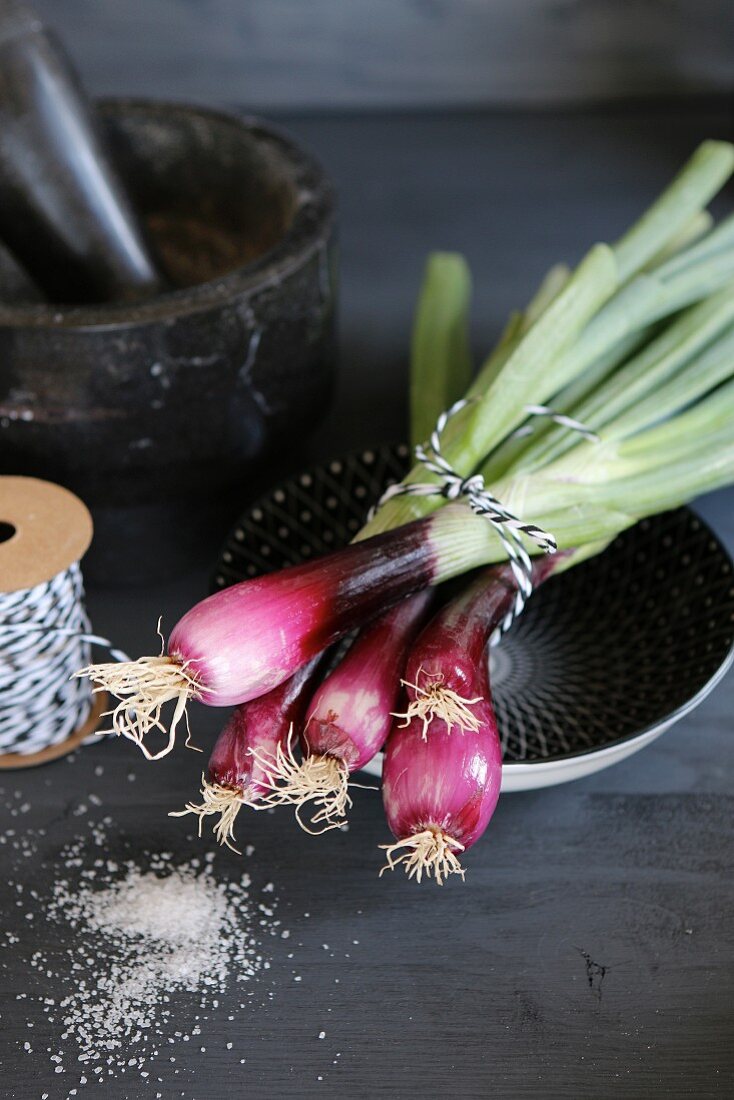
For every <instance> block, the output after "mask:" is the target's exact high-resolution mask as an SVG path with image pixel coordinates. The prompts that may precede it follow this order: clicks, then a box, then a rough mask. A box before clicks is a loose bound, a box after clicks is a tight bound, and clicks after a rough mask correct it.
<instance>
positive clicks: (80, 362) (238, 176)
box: [0, 100, 336, 583]
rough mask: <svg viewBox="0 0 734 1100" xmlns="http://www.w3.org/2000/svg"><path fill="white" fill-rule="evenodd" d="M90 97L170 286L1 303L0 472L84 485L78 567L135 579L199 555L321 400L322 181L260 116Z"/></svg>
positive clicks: (325, 229) (325, 296) (329, 291)
mask: <svg viewBox="0 0 734 1100" xmlns="http://www.w3.org/2000/svg"><path fill="white" fill-rule="evenodd" d="M100 113H101V117H102V121H103V124H104V126H105V128H106V130H107V133H108V136H109V140H110V146H111V150H112V152H113V155H114V157H115V160H116V163H117V165H118V167H119V170H120V172H121V174H122V176H123V178H124V179H125V180H126V182H127V185H128V187H129V189H130V192H131V195H132V198H133V201H134V203H135V205H136V207H137V209H138V210H139V212H140V213H141V215H142V217H143V218H144V220H145V224H146V226H147V229H148V232H149V235H150V239H151V243H152V246H153V247H154V248H155V250H156V252H157V254H158V256H159V257H160V259H161V262H162V266H163V267H164V268H165V270H166V274H167V275H168V277H169V279H170V282H171V284H172V286H173V287H175V289H172V290H171V291H170V292H167V293H165V294H162V295H160V296H158V297H156V298H154V299H151V300H148V301H145V302H143V303H140V304H135V305H129V304H110V305H103V306H96V305H95V306H86V305H85V306H75V305H63V306H50V305H38V304H31V303H29V304H17V303H15V304H0V471H2V472H4V473H5V472H7V473H15V474H28V475H34V476H37V477H44V478H48V479H50V480H53V481H56V482H60V483H61V484H63V485H65V486H67V487H68V488H70V489H72V490H73V491H75V492H76V493H78V494H79V496H81V497H82V499H83V500H84V501H85V502H86V504H87V505H88V506H89V508H90V509H91V511H92V514H93V517H94V520H95V540H94V544H93V547H92V550H91V551H90V554H89V555H88V557H87V558H86V559H85V572H86V574H87V575H88V576H91V577H92V578H93V579H95V580H97V581H102V582H115V583H117V582H122V583H130V582H139V581H148V580H155V579H156V578H162V577H166V576H168V575H170V573H171V572H181V571H182V570H183V569H184V568H187V567H188V566H189V565H191V564H193V563H194V562H195V561H197V560H200V559H201V556H202V552H203V550H204V549H205V548H208V547H210V546H214V545H216V544H217V541H218V540H219V537H220V534H221V533H222V531H223V530H224V529H226V527H227V525H228V521H229V520H231V514H232V511H231V510H232V507H233V506H234V507H237V508H239V507H241V504H242V499H243V497H246V496H247V495H248V487H249V485H250V484H251V483H252V481H253V479H256V478H257V469H258V462H260V461H261V460H262V459H263V457H264V456H266V455H268V454H272V453H273V450H274V448H276V446H277V447H278V449H279V451H282V450H284V451H285V452H286V453H288V451H289V450H290V451H291V452H292V454H293V457H294V458H295V457H296V456H297V450H294V449H293V445H292V441H295V440H297V439H299V438H302V437H303V435H304V433H305V431H306V430H307V429H310V428H312V427H313V426H314V425H315V424H316V423H317V422H318V420H319V419H320V417H321V416H322V414H323V413H324V412H325V410H326V408H327V405H328V401H329V398H330V394H331V383H332V376H333V369H334V361H335V339H334V336H335V333H334V329H335V295H336V278H335V273H336V268H335V248H336V245H335V221H334V219H335V215H334V196H333V192H332V189H331V186H330V184H329V182H328V180H327V179H326V178H325V176H324V173H323V171H322V169H321V168H320V166H319V165H318V164H317V163H316V162H315V161H314V160H313V159H312V158H311V157H310V156H309V155H307V154H306V153H304V152H303V150H301V149H299V148H298V147H297V146H296V145H295V144H294V143H293V142H292V141H291V140H290V139H289V138H287V137H285V136H284V135H283V134H281V133H279V132H277V131H276V130H273V129H272V128H271V127H270V126H268V125H266V124H265V123H263V122H262V121H260V120H257V119H242V118H237V117H234V116H230V115H227V114H223V113H221V112H218V111H211V110H202V109H199V108H193V107H189V106H184V105H174V104H162V103H155V102H147V101H133V102H128V101H120V100H114V101H105V102H103V103H102V104H101V105H100ZM289 441H291V442H289ZM234 501H236V505H233V502H234Z"/></svg>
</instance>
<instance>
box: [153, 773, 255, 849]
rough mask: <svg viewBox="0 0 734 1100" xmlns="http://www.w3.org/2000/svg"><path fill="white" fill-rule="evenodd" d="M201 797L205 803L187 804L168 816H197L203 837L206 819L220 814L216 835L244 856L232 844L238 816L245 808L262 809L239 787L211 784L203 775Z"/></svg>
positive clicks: (219, 839)
mask: <svg viewBox="0 0 734 1100" xmlns="http://www.w3.org/2000/svg"><path fill="white" fill-rule="evenodd" d="M201 795H202V798H203V802H199V803H197V802H187V803H186V807H185V809H183V810H173V811H172V812H171V813H169V815H168V816H169V817H185V816H186V814H196V815H197V817H198V818H199V836H201V830H202V826H203V824H204V818H205V817H208V816H209V814H219V821H217V822H215V824H214V825H213V826H212V828H213V830H214V835H215V836H216V838H217V840H218V841H219V843H220V844H226V846H227V847H228V848H230V849H231V851H233V852H236V853H237V855H238V856H239V855H242V853H241V852H240V851H239V849H238V848H235V846H234V844H233V843H232V841H233V840H234V823H235V821H236V820H237V814H238V813H239V812H240V810H241V808H242V807H243V806H249V807H250V808H251V809H253V810H256V809H260V808H261V807H259V806H257V805H255V804H254V803H253V802H252V801H250V800H249V799H248V798H247V797H246V796H245V793H244V791H243V790H241V789H240V788H239V787H225V786H224V785H223V784H221V783H210V782H209V780H208V779H207V778H206V776H205V775H203V774H202V777H201Z"/></svg>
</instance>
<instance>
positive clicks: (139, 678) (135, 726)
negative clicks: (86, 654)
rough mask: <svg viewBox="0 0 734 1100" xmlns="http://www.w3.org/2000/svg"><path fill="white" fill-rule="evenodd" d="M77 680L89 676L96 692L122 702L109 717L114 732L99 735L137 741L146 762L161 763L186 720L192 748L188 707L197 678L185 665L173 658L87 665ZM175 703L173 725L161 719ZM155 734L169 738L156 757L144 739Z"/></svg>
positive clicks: (193, 693)
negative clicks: (163, 713)
mask: <svg viewBox="0 0 734 1100" xmlns="http://www.w3.org/2000/svg"><path fill="white" fill-rule="evenodd" d="M75 676H86V677H88V678H89V679H90V680H92V681H93V682H94V684H96V687H94V688H93V691H95V692H97V691H108V692H109V693H110V694H111V695H114V696H116V697H117V698H118V699H120V702H119V703H118V704H117V706H116V707H115V708H114V709H113V710H110V711H106V712H105V713H106V715H109V716H111V718H112V729H111V730H100V733H115V734H117V735H118V736H119V735H122V736H123V737H127V738H129V740H130V741H134V742H135V744H136V745H137V746H138V748H139V749H140V750H141V751H142V753H143V755H144V756H145V757H146V759H147V760H160V758H161V757H162V756H166V755H167V754H168V753H169V752H170V751H171V749H172V748H173V746H174V743H175V740H176V728H177V726H178V724H179V722H180V721H181V719H182V718H183V719H184V720H185V721H186V730H187V737H186V744H187V746H189V747H194V746H191V745H190V742H189V737H190V731H189V729H188V715H187V713H186V705H187V703H188V702H189V700H190V699H193V698H195V697H196V695H197V694H198V683H197V679H196V676H195V674H194V673H193V672H191V671H190V670H189V668H188V667H187V666H186V664H182V663H181V662H179V661H176V660H175V659H174V658H172V657H167V656H164V655H161V656H160V657H140V658H138V660H137V661H118V662H108V663H106V664H100V665H88V666H87V667H86V668H82V669H80V670H79V672H76V673H75ZM172 700H173V701H175V704H176V705H175V707H174V711H173V717H172V718H171V722H170V725H169V726H168V728H166V724H165V723H164V722H163V720H162V717H161V711H162V708H163V706H164V705H165V704H166V703H169V702H171V701H172ZM152 730H159V731H160V732H161V733H164V734H167V736H168V742H167V744H166V745H165V746H164V747H163V748H162V749H161V750H160V751H159V752H156V753H151V752H150V751H149V749H148V748H147V746H146V745H145V738H146V736H147V735H148V734H149V733H150V732H151V731H152Z"/></svg>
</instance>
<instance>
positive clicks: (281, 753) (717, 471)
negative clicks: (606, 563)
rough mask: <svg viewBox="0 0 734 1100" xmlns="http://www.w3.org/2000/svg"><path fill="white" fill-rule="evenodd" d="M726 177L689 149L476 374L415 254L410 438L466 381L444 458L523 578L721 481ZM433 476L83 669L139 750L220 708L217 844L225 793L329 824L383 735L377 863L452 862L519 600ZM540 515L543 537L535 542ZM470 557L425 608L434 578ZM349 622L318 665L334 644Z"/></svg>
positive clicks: (338, 817) (212, 778) (727, 468)
mask: <svg viewBox="0 0 734 1100" xmlns="http://www.w3.org/2000/svg"><path fill="white" fill-rule="evenodd" d="M733 170H734V147H732V146H731V145H729V144H726V143H722V142H706V143H704V144H703V145H702V146H701V147H700V148H699V149H698V150H697V151H696V152H695V153H694V155H693V157H692V158H691V160H690V161H689V162H688V164H686V165H685V166H684V168H683V170H682V171H681V172H680V174H679V175H678V176H677V177H676V179H675V180H674V181H673V182H672V183H671V184H670V186H669V187H668V188H667V189H666V190H665V191H664V192H663V194H662V195H661V196H660V198H659V199H658V200H657V201H656V202H655V203H654V204H653V205H652V206H651V207H650V208H649V210H648V211H647V212H646V213H645V214H644V215H643V217H642V218H640V220H639V221H638V222H636V223H635V224H634V225H633V226H632V228H631V229H630V230H628V232H627V233H625V235H624V236H623V237H622V238H621V239H620V240H619V241H617V242H616V243H615V244H614V245H605V244H597V245H595V246H594V247H593V248H592V249H591V250H590V252H589V253H588V254H587V255H586V256H585V257H584V258H583V259H582V260H581V262H580V263H579V265H578V266H577V267H576V269H575V270H573V271H571V270H569V269H567V268H565V267H557V268H554V269H553V270H552V271H551V272H550V273H549V275H548V276H547V277H546V279H545V280H544V281H543V283H542V285H541V287H540V289H539V291H538V292H537V294H536V296H535V297H534V298H533V300H532V301H531V303H530V304H529V306H528V307H527V308H526V309H525V310H524V311H523V312H521V313H518V314H516V315H513V316H512V317H511V318H510V320H509V322H508V324H507V327H506V329H505V332H504V333H503V335H502V337H501V339H500V341H499V343H498V345H497V347H496V348H495V349H494V350H493V352H492V353H491V354H490V355H489V357H488V358H487V360H486V361H485V362H484V363H483V364H482V366H481V367H480V369H479V370H478V371H477V372H476V374H475V375H474V377H473V380H472V364H471V358H470V355H469V351H468V347H469V342H468V338H467V323H468V321H467V319H468V311H469V299H470V280H469V276H468V272H467V269H466V265H465V264H464V262H463V260H462V259H461V258H460V257H458V256H455V255H449V254H446V255H444V254H439V255H436V256H434V257H432V259H431V260H430V261H429V265H428V269H427V273H426V279H425V282H424V286H423V290H422V293H421V298H420V301H419V306H418V311H417V315H416V321H415V328H414V338H413V348H412V377H411V420H412V424H411V427H412V436H413V440H414V442H416V443H420V442H423V441H424V440H425V439H426V437H427V436H428V435H429V433H430V432H431V430H432V428H433V425H434V424H435V422H436V418H437V417H438V416H439V414H440V413H441V412H442V411H443V410H444V409H446V408H447V407H448V406H450V405H451V404H452V403H453V402H454V401H455V400H456V399H457V398H458V397H460V396H461V395H462V393H464V394H465V396H466V398H467V400H466V403H465V404H464V405H463V407H461V408H460V409H459V411H457V412H456V413H455V415H453V416H451V417H450V418H449V420H448V421H447V422H446V424H445V427H444V429H443V431H442V433H441V437H440V450H441V454H442V456H443V458H444V459H445V461H446V463H447V464H448V467H449V468H450V469H451V470H452V471H454V472H455V474H456V475H458V477H459V478H460V479H466V478H469V477H472V476H474V485H475V487H476V486H477V485H479V487H480V488H481V485H482V484H483V485H484V486H485V487H486V488H487V489H490V490H491V493H492V494H493V497H494V498H495V499H496V500H498V501H499V502H501V505H502V508H503V509H504V514H505V515H508V516H509V517H510V519H511V521H512V522H513V523H514V529H515V531H516V532H517V531H519V532H521V533H520V535H519V536H517V535H516V537H519V539H520V542H521V545H524V547H525V549H526V551H527V552H528V553H529V554H532V555H533V562H532V568H531V570H530V573H529V576H528V578H527V579H528V581H530V582H531V583H532V584H536V585H537V584H539V583H541V582H543V581H545V580H546V579H547V578H548V577H549V576H551V574H553V573H558V572H560V571H561V570H564V569H568V568H570V567H572V566H573V565H575V564H576V563H577V562H578V561H581V560H584V559H586V558H588V557H589V556H591V555H593V554H595V553H598V552H599V551H600V550H602V549H603V548H604V547H605V546H606V545H608V543H609V541H610V540H611V539H613V538H614V537H615V536H616V535H617V534H618V533H619V532H620V531H622V530H624V529H625V528H627V527H629V526H630V525H631V524H633V523H635V522H636V521H637V520H638V519H639V518H641V517H643V516H646V515H649V514H652V513H655V512H659V511H663V510H665V509H668V508H672V507H675V506H678V505H680V504H682V503H684V502H685V501H687V500H689V499H690V498H691V497H693V496H695V495H697V494H699V493H702V492H705V491H708V490H711V489H715V488H718V487H719V486H722V485H725V484H727V483H729V482H731V481H734V217H729V218H727V219H725V220H724V221H722V222H720V223H719V224H714V222H713V220H712V218H711V217H710V216H709V214H708V213H707V212H706V206H707V204H708V203H709V201H710V200H711V198H712V197H713V196H714V195H715V194H716V192H717V191H718V190H719V189H720V188H721V186H722V185H723V184H724V182H725V181H726V180H727V178H728V177H729V176H730V174H731V173H732V171H733ZM476 475H481V478H482V479H483V480H482V482H478V481H477V480H476ZM442 476H443V475H442V474H441V473H440V472H439V473H432V472H430V471H429V470H428V469H427V468H426V466H425V464H424V463H422V462H418V463H417V464H416V466H415V468H414V469H413V470H411V472H410V473H409V474H408V476H407V478H406V479H405V482H404V483H403V487H404V489H405V490H406V491H405V494H404V495H393V496H391V497H390V499H388V500H386V501H385V503H383V505H382V506H381V507H380V508H378V509H377V511H376V513H375V514H374V516H373V517H372V518H371V519H370V520H369V521H368V522H367V523H366V525H365V527H364V528H363V530H362V531H361V532H360V534H359V535H358V536H357V539H356V540H355V542H354V543H352V544H351V545H350V546H348V547H346V548H344V549H341V550H337V551H336V552H334V553H332V554H329V555H326V556H324V557H322V558H320V559H318V560H312V561H309V562H308V563H306V564H303V565H299V566H295V567H291V568H288V569H284V570H282V571H281V572H279V573H275V574H270V575H268V576H265V577H260V578H257V579H255V580H252V581H247V582H244V583H242V584H238V585H234V586H233V587H231V588H228V589H226V590H224V591H222V592H218V593H216V594H215V595H213V596H210V597H209V598H208V599H205V600H203V601H202V602H201V603H199V604H197V605H196V606H195V607H194V608H192V609H191V610H190V611H189V612H187V614H185V615H184V616H183V618H182V619H181V620H180V621H179V622H178V623H177V624H176V626H175V627H174V629H173V631H172V633H171V635H170V638H169V640H168V645H167V650H166V652H165V653H163V654H161V655H160V656H158V657H143V658H141V659H140V660H138V661H134V662H130V663H127V664H106V665H95V666H91V667H90V668H87V669H84V670H82V673H80V675H82V674H83V675H87V676H89V677H90V678H91V679H92V680H93V681H94V682H95V684H96V685H97V690H107V691H110V692H111V693H113V694H114V695H115V696H117V697H118V699H119V700H120V701H119V703H118V705H117V706H116V707H115V709H114V710H113V711H112V712H111V714H112V727H113V729H114V730H115V731H116V732H117V733H120V734H123V735H125V736H127V737H129V738H131V739H133V740H134V741H136V742H137V743H138V744H139V745H140V747H141V748H142V750H143V752H144V753H145V754H146V756H148V758H149V759H155V758H157V757H158V756H161V755H163V754H164V753H165V752H168V751H169V750H170V749H171V747H172V746H173V743H174V738H175V734H176V727H177V725H178V724H179V722H180V721H181V719H182V718H183V717H184V716H185V715H186V708H187V705H188V703H189V701H191V700H197V701H199V702H202V703H205V704H207V705H210V706H230V705H233V704H236V705H237V709H236V710H235V712H234V715H233V717H232V718H231V720H230V721H229V723H228V724H227V726H226V727H225V728H224V730H223V732H222V734H221V736H220V738H219V740H218V742H217V744H216V746H215V748H214V752H213V754H212V757H211V760H210V765H209V774H208V778H206V779H205V781H204V786H203V792H202V793H203V801H202V802H201V803H200V804H195V803H191V804H189V806H188V807H187V811H185V812H196V813H197V814H198V815H199V817H200V821H203V819H204V817H206V816H207V815H213V816H214V817H215V819H216V820H217V824H216V832H217V834H218V836H219V838H220V840H222V841H224V842H226V843H231V842H232V838H233V835H234V834H233V827H234V822H235V819H236V816H237V813H238V812H239V810H240V808H241V807H243V806H248V807H252V808H254V809H258V808H262V807H265V806H275V805H292V806H294V807H295V808H296V812H297V815H299V820H301V823H302V824H303V825H304V827H307V828H309V829H310V830H311V831H315V832H317V831H321V830H323V829H328V828H334V827H338V826H339V825H341V824H342V823H343V822H344V820H345V816H346V813H347V812H348V809H349V807H350V804H351V800H350V795H349V789H350V786H351V780H350V776H351V775H352V773H353V772H354V771H356V770H358V769H359V768H361V767H363V766H364V764H365V763H366V762H367V761H368V760H369V759H371V757H372V756H374V754H375V753H377V752H378V751H379V750H380V749H382V748H383V747H384V750H385V761H384V768H383V798H384V803H385V809H386V813H387V819H388V823H389V826H390V829H391V830H392V832H393V834H394V837H395V842H394V843H393V844H390V845H387V846H385V847H386V858H387V866H388V867H394V866H397V865H398V864H401V865H403V866H404V867H405V869H406V870H407V871H408V873H409V874H410V875H413V876H415V877H416V878H418V879H420V878H421V876H423V875H426V876H430V875H432V876H433V877H434V878H435V879H436V881H438V882H442V881H443V880H444V879H445V877H446V876H447V875H449V874H451V873H459V874H462V875H463V868H462V866H461V862H460V858H459V857H460V853H461V852H462V851H463V850H465V849H467V848H469V847H470V846H471V845H472V844H474V843H475V842H476V840H477V839H478V838H479V836H481V834H482V833H483V831H484V829H485V828H486V826H487V824H488V821H489V819H490V817H491V815H492V812H493V810H494V807H495V804H496V801H497V797H498V794H499V785H500V777H501V751H500V742H499V737H498V732H497V724H496V720H495V716H494V712H493V709H492V700H491V692H490V685H489V681H488V661H487V645H488V644H489V642H490V640H491V639H492V637H493V635H495V632H496V631H497V629H498V628H499V627H501V626H502V625H503V624H506V623H507V621H508V616H509V614H510V613H511V611H512V608H513V606H517V579H518V578H517V570H516V568H512V567H511V565H510V564H508V563H507V561H506V559H507V554H508V550H507V539H506V538H502V537H501V535H500V533H499V532H498V527H500V526H501V524H498V523H497V522H488V521H487V519H486V518H484V517H483V516H481V515H477V514H475V513H474V512H473V511H472V509H471V508H470V507H469V506H468V505H467V502H466V500H465V499H462V495H463V494H462V492H459V493H458V499H455V500H453V501H449V500H447V496H448V495H457V494H447V493H442V492H441V488H442ZM431 486H434V487H435V488H434V489H433V491H431V490H430V487H431ZM521 521H522V522H521ZM537 531H540V532H545V533H548V535H549V537H548V538H547V539H546V541H545V543H544V545H545V546H546V547H548V546H549V547H550V548H551V549H553V548H554V547H555V546H557V548H558V552H557V553H553V554H550V555H545V554H543V553H542V552H541V550H540V547H539V542H540V540H538V539H537V537H534V536H533V532H537ZM550 536H552V538H551V537H550ZM488 566H489V568H487V567H488ZM479 567H484V568H483V569H482V570H481V571H480V572H478V573H474V574H473V576H472V579H471V583H470V584H469V587H467V588H466V589H465V590H464V591H463V592H460V593H459V594H458V595H457V596H454V598H453V599H452V600H450V601H448V602H444V604H443V606H440V595H441V593H440V592H439V594H438V596H439V599H438V603H439V606H438V607H435V606H434V607H432V593H433V591H434V589H435V587H436V586H437V585H440V584H441V583H442V582H443V581H446V580H448V579H450V578H452V577H456V576H458V575H460V574H463V573H467V572H469V571H473V570H477V569H478V568H479ZM431 612H433V617H431ZM355 631H358V633H357V634H356V637H355V638H354V639H353V641H352V643H351V646H350V647H349V648H348V650H347V652H346V655H345V656H344V657H343V658H342V660H341V661H340V662H338V663H337V664H336V665H334V663H333V659H330V657H329V656H328V652H329V650H330V647H333V645H334V643H336V642H338V641H339V640H340V639H342V638H344V637H346V636H348V635H352V634H353V633H354V632H355ZM332 652H333V650H332ZM325 655H326V656H325ZM325 669H327V670H328V671H327V674H326V675H325V676H324V670H325ZM167 705H169V706H171V707H172V715H171V717H170V719H168V718H167V717H166V709H165V708H166V707H167ZM156 733H158V734H162V735H163V737H164V744H163V747H162V748H160V749H158V751H156V752H152V751H151V749H150V748H149V747H148V742H149V738H150V736H151V735H155V734H156ZM306 808H308V810H309V814H310V816H309V818H308V820H307V821H306V820H304V818H303V816H301V815H303V813H304V811H305V809H306Z"/></svg>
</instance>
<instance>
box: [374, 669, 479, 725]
mask: <svg viewBox="0 0 734 1100" xmlns="http://www.w3.org/2000/svg"><path fill="white" fill-rule="evenodd" d="M416 679H418V677H416ZM400 682H401V684H402V685H403V687H408V688H411V689H412V690H413V691H414V692H415V693H416V695H417V696H418V698H416V699H412V700H411V701H410V702H409V703H408V706H407V709H406V710H405V711H404V712H403V713H402V714H393V718H402V719H403V721H402V722H401V723H400V726H399V729H405V727H406V726H409V725H410V723H411V721H412V720H413V719H414V718H419V719H420V720H421V721H422V722H423V732H422V737H423V740H424V741H427V740H428V727H429V726H430V724H431V722H432V721H433V719H434V718H438V719H439V720H440V721H442V722H445V723H446V728H447V729H448V730H449V732H450V731H451V729H452V727H453V726H458V727H459V729H461V730H465V731H471V732H472V733H476V731H477V730H478V729H479V726H480V721H479V719H478V718H477V716H476V715H475V714H474V712H473V711H472V710H471V707H473V706H474V704H475V703H481V701H482V698H483V697H482V696H481V695H477V696H476V698H474V699H465V698H464V697H463V696H462V695H459V693H458V692H457V691H454V690H453V688H449V687H446V686H445V685H444V682H443V676H441V677H439V678H438V679H436V680H433V681H432V682H431V683H429V685H428V686H427V687H420V686H419V685H418V684H411V683H410V681H408V680H401V681H400Z"/></svg>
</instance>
